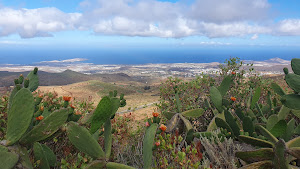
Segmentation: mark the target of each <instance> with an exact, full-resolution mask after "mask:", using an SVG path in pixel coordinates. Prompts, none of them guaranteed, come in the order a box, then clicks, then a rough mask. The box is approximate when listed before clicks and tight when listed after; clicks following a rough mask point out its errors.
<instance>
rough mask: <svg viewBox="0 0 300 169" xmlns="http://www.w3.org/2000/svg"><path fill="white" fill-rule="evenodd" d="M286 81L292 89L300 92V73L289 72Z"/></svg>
mask: <svg viewBox="0 0 300 169" xmlns="http://www.w3.org/2000/svg"><path fill="white" fill-rule="evenodd" d="M285 81H286V83H287V84H288V85H289V87H290V88H291V89H293V90H294V91H296V92H297V93H299V92H300V85H299V84H300V75H296V74H294V73H289V74H287V75H285Z"/></svg>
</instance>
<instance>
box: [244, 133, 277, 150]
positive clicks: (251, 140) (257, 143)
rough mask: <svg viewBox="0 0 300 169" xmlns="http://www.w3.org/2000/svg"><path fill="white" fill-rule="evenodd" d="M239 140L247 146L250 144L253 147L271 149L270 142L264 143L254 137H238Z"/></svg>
mask: <svg viewBox="0 0 300 169" xmlns="http://www.w3.org/2000/svg"><path fill="white" fill-rule="evenodd" d="M239 140H241V141H243V142H245V143H247V144H251V145H253V146H259V147H266V148H273V144H272V143H271V142H269V141H265V140H262V139H258V138H254V137H250V136H244V135H240V136H239Z"/></svg>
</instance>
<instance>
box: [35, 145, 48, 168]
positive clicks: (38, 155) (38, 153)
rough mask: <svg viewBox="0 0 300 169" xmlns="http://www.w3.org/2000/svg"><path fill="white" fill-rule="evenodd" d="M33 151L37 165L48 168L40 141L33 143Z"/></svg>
mask: <svg viewBox="0 0 300 169" xmlns="http://www.w3.org/2000/svg"><path fill="white" fill-rule="evenodd" d="M33 153H34V157H35V160H36V161H39V166H40V168H41V169H50V166H49V162H48V159H47V156H46V153H45V151H44V150H43V147H42V145H41V144H40V143H38V142H36V143H34V144H33Z"/></svg>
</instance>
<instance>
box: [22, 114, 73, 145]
mask: <svg viewBox="0 0 300 169" xmlns="http://www.w3.org/2000/svg"><path fill="white" fill-rule="evenodd" d="M68 115H69V111H68V109H60V110H56V111H54V112H53V113H51V114H50V115H49V116H48V117H46V118H45V119H43V120H42V121H40V123H39V124H38V125H36V126H34V128H33V129H32V130H31V131H29V132H28V133H26V134H25V135H24V136H23V137H22V139H21V140H20V142H21V143H22V144H32V143H34V142H36V141H41V140H44V139H46V138H48V137H49V136H51V135H52V134H53V133H55V132H56V131H57V130H58V129H59V128H60V127H61V126H62V125H63V124H64V123H65V122H66V121H67V119H68Z"/></svg>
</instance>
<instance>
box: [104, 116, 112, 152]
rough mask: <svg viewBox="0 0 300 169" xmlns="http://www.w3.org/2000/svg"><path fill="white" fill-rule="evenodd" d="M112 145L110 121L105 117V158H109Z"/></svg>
mask: <svg viewBox="0 0 300 169" xmlns="http://www.w3.org/2000/svg"><path fill="white" fill-rule="evenodd" d="M111 146H112V134H111V122H110V119H107V120H106V122H105V124H104V148H105V149H104V150H105V156H106V158H109V156H110V153H111Z"/></svg>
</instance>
